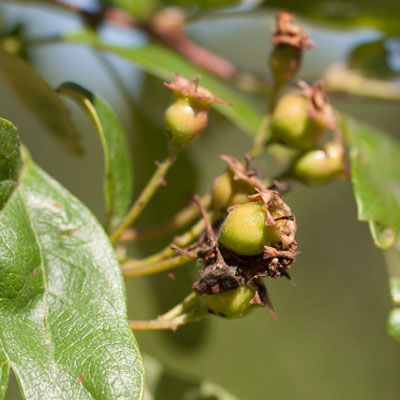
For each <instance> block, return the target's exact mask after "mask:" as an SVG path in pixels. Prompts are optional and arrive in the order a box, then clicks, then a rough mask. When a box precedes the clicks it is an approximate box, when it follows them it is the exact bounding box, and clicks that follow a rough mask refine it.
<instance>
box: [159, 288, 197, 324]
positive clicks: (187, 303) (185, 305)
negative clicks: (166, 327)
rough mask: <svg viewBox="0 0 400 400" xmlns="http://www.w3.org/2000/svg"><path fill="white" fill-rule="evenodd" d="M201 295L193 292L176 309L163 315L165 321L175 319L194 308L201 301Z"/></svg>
mask: <svg viewBox="0 0 400 400" xmlns="http://www.w3.org/2000/svg"><path fill="white" fill-rule="evenodd" d="M199 296H200V295H199V294H198V293H196V292H192V293H190V294H189V295H187V296H186V297H185V298H184V299H183V300H182V301H181V302H180V303H179V304H177V305H176V306H175V307H173V308H171V310H169V311H168V312H166V313H165V314H163V315H162V317H163V318H164V319H173V318H175V317H177V316H178V315H180V314H183V313H184V312H185V311H187V310H188V309H189V308H190V307H192V306H194V305H195V304H196V302H197V301H198V299H199Z"/></svg>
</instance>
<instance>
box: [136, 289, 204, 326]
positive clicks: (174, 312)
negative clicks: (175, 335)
mask: <svg viewBox="0 0 400 400" xmlns="http://www.w3.org/2000/svg"><path fill="white" fill-rule="evenodd" d="M201 297H202V296H201V295H199V294H198V293H194V292H193V293H191V294H189V295H188V296H186V298H185V299H183V300H182V301H181V302H180V303H179V304H177V305H176V306H175V307H173V308H172V309H171V310H170V311H168V312H166V313H165V314H163V315H160V316H159V317H158V318H157V319H153V320H150V321H129V325H130V327H131V329H132V330H134V331H149V330H163V329H172V330H176V329H177V328H178V327H179V326H181V325H184V324H186V323H188V322H192V321H196V320H199V319H201V318H204V317H205V316H207V315H208V310H207V308H206V307H205V306H204V303H202V302H201ZM196 305H197V306H196ZM189 309H192V310H189ZM188 310H189V311H188Z"/></svg>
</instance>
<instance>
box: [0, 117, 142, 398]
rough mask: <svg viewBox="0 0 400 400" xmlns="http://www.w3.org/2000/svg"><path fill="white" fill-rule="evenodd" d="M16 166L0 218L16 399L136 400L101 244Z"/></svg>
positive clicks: (72, 205) (76, 211)
mask: <svg viewBox="0 0 400 400" xmlns="http://www.w3.org/2000/svg"><path fill="white" fill-rule="evenodd" d="M3 123H7V122H6V121H4V122H3ZM23 161H24V165H23V168H22V171H21V173H20V179H19V182H18V186H17V188H16V189H15V190H14V192H13V194H12V196H11V197H10V198H9V200H8V202H7V203H6V205H5V206H4V207H3V209H2V210H1V212H0V239H1V240H0V274H1V280H0V326H1V329H0V345H1V348H2V349H3V350H4V353H5V354H6V356H7V359H8V361H9V363H10V365H11V367H12V369H13V371H14V372H15V374H16V376H17V378H18V381H19V384H20V386H21V388H22V390H23V392H24V396H25V398H26V399H74V400H75V399H77V400H78V399H102V400H103V399H104V400H107V399H110V400H114V399H117V398H118V399H132V400H139V399H142V394H143V390H144V388H143V368H142V360H141V356H140V353H139V350H138V346H137V343H136V341H135V338H134V336H133V334H132V332H131V330H130V328H129V325H128V323H127V317H126V304H125V293H124V287H123V282H122V279H121V275H120V271H119V265H118V262H117V260H116V259H115V255H114V252H113V249H112V247H111V245H110V243H109V241H108V239H107V237H106V235H105V234H104V231H103V230H102V228H101V226H100V225H99V224H98V222H97V221H96V220H95V218H94V217H93V216H92V214H91V213H90V212H89V211H88V210H87V209H86V207H84V206H83V205H82V204H81V203H80V202H79V201H78V200H77V199H76V198H75V197H73V196H72V195H71V194H70V193H69V192H68V191H66V190H65V189H64V188H63V187H62V186H61V185H60V184H58V183H57V182H56V181H54V180H53V179H52V178H51V177H49V176H48V175H47V174H46V173H45V172H43V171H42V170H41V169H40V168H39V167H37V166H36V165H35V164H34V163H33V161H32V160H31V159H30V157H29V155H28V154H27V153H26V152H24V156H23Z"/></svg>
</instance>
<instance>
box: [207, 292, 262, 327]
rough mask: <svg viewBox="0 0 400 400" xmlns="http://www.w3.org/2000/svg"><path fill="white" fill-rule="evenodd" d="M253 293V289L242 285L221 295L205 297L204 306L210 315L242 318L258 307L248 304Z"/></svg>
mask: <svg viewBox="0 0 400 400" xmlns="http://www.w3.org/2000/svg"><path fill="white" fill-rule="evenodd" d="M255 293H256V289H255V288H254V287H250V286H247V285H244V286H240V287H238V288H236V289H231V290H227V291H225V292H223V293H218V294H211V295H206V304H207V307H208V310H209V312H211V313H212V314H216V315H219V316H220V317H224V318H228V319H237V318H242V317H244V316H245V315H247V314H248V313H249V312H250V311H252V310H253V309H254V308H257V307H259V305H257V304H252V303H250V301H251V300H252V299H253V297H254V295H255Z"/></svg>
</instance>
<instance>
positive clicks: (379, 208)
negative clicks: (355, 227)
mask: <svg viewBox="0 0 400 400" xmlns="http://www.w3.org/2000/svg"><path fill="white" fill-rule="evenodd" d="M343 131H344V134H345V138H346V140H347V142H348V145H349V147H350V162H351V180H352V182H353V189H354V196H355V199H356V202H357V208H358V218H359V220H361V221H367V222H369V225H370V230H371V234H372V236H373V238H374V241H375V244H376V245H377V246H378V247H381V248H388V247H389V246H391V245H392V244H393V243H394V242H395V240H396V238H397V237H398V235H399V232H400V144H399V143H398V142H397V141H395V140H393V139H391V138H390V137H389V136H388V135H387V134H386V133H384V132H382V131H381V130H378V129H376V128H373V127H371V126H369V125H366V124H362V123H359V122H357V121H355V120H353V119H348V118H346V119H344V120H343Z"/></svg>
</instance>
